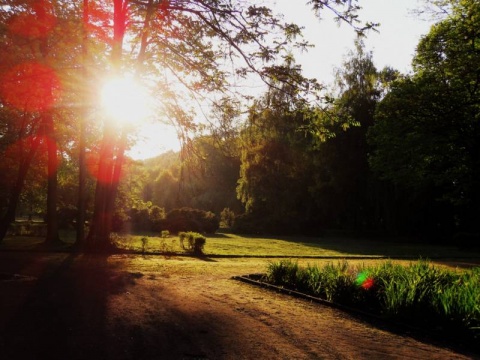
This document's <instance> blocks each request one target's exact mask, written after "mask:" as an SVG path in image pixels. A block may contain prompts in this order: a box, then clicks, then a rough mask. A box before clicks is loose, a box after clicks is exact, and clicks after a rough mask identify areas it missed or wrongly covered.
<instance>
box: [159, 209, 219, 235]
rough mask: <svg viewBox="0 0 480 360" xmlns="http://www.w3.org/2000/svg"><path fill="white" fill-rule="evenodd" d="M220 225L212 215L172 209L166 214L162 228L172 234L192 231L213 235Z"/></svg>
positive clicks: (191, 210)
mask: <svg viewBox="0 0 480 360" xmlns="http://www.w3.org/2000/svg"><path fill="white" fill-rule="evenodd" d="M219 226H220V223H219V221H218V219H217V217H216V216H215V214H214V213H212V212H210V211H204V210H199V209H191V208H181V209H174V210H172V211H170V212H169V213H168V214H167V217H166V221H165V224H164V228H165V229H167V230H169V231H170V232H173V233H178V232H180V231H194V232H199V233H207V234H213V233H214V232H215V231H217V230H218V228H219Z"/></svg>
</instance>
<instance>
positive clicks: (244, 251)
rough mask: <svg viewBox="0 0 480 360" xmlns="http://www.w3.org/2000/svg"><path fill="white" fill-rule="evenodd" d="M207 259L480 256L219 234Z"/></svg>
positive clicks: (151, 247)
mask: <svg viewBox="0 0 480 360" xmlns="http://www.w3.org/2000/svg"><path fill="white" fill-rule="evenodd" d="M141 238H142V236H129V237H126V238H124V237H121V238H119V239H118V240H117V241H118V245H120V246H121V247H124V248H127V249H130V250H136V251H141V250H142V243H141ZM164 250H167V251H170V252H182V249H181V248H180V245H179V241H178V237H176V236H171V237H168V238H165V239H163V238H160V237H154V236H150V237H147V244H146V252H149V253H152V252H153V253H155V252H161V251H164ZM204 252H205V254H206V255H207V256H208V255H210V256H215V255H219V256H272V257H322V256H337V257H346V256H348V257H355V256H359V257H369V256H371V257H411V258H419V257H424V258H436V257H443V258H446V257H447V258H448V257H471V256H479V257H480V254H479V253H478V252H477V253H472V252H471V251H462V250H459V249H457V248H456V247H452V246H433V245H428V244H415V243H407V242H401V241H392V240H388V241H387V240H382V239H375V240H367V239H352V238H330V237H325V238H323V237H298V236H297V237H283V236H277V237H257V236H247V235H235V234H229V233H218V234H215V235H213V236H208V235H207V242H206V245H205V248H204Z"/></svg>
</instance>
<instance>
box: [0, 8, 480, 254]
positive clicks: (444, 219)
mask: <svg viewBox="0 0 480 360" xmlns="http://www.w3.org/2000/svg"><path fill="white" fill-rule="evenodd" d="M427 3H428V4H430V5H434V8H435V9H436V10H437V12H436V13H435V14H436V15H437V16H438V19H439V20H438V22H437V23H436V24H435V25H434V26H432V28H431V30H430V32H429V33H428V34H427V35H426V36H424V37H423V38H422V39H421V40H420V42H419V44H418V46H417V50H416V54H415V57H414V60H413V72H412V73H411V74H402V73H400V72H399V71H397V70H396V69H392V68H384V69H377V68H376V67H375V66H374V62H373V54H372V53H370V52H367V51H365V49H364V46H363V43H362V37H361V36H363V35H364V34H365V31H367V30H368V29H372V28H375V24H372V23H367V24H361V23H360V22H358V21H357V20H358V19H357V15H356V14H357V11H358V4H357V2H355V1H353V2H352V1H311V2H310V4H311V6H312V11H315V12H317V13H321V12H322V11H332V12H333V13H334V14H335V15H336V16H337V18H338V19H339V20H340V21H345V22H347V23H349V24H350V25H351V26H352V31H357V33H358V34H359V36H360V37H359V39H358V40H357V41H356V43H355V50H353V51H352V52H351V53H350V54H348V56H347V57H346V58H345V61H344V63H343V64H342V65H341V67H339V69H338V72H337V75H336V81H335V84H336V87H335V91H330V92H327V91H325V89H324V88H323V87H322V86H321V85H320V84H319V83H318V82H317V81H316V80H315V79H307V78H305V77H304V76H303V75H302V69H301V67H300V66H299V65H297V64H296V63H295V59H294V58H293V57H292V55H291V52H290V51H289V46H297V47H307V46H308V44H305V43H304V42H302V40H301V38H300V37H299V35H300V32H301V29H300V28H299V27H298V26H296V25H293V24H284V23H282V22H281V21H279V20H278V18H276V17H275V16H274V15H273V14H272V12H271V11H269V9H268V8H267V7H263V6H255V5H253V4H251V6H250V7H248V8H247V10H245V7H242V6H240V5H239V4H238V3H237V2H232V3H231V2H224V1H193V0H192V1H154V0H148V1H120V0H115V1H113V2H111V3H110V2H102V1H96V2H93V1H87V0H85V1H83V2H82V3H80V2H78V3H73V4H72V3H71V2H63V1H55V2H49V1H13V0H12V1H8V2H6V3H5V5H2V6H1V7H0V23H1V24H2V27H1V28H0V31H1V43H0V46H1V52H2V55H3V56H2V58H1V60H0V76H1V80H2V81H1V86H0V151H1V152H2V161H1V163H0V167H1V171H2V174H3V176H2V177H1V179H0V187H1V188H2V189H4V190H3V191H2V193H1V194H0V200H1V202H0V206H1V208H0V211H1V215H2V218H1V221H0V230H1V231H0V238H1V239H3V238H4V237H5V236H6V235H7V231H8V229H9V227H10V226H11V224H12V223H13V222H14V221H15V219H16V218H19V217H26V218H41V219H45V220H46V223H47V225H46V233H45V237H46V244H47V245H51V244H54V243H56V242H59V241H60V238H59V235H58V234H59V233H58V229H59V228H62V227H65V228H76V230H77V245H78V246H79V247H80V248H82V249H86V250H95V251H98V250H105V249H108V239H109V236H110V233H111V232H112V231H129V230H133V231H156V232H159V231H161V230H167V229H168V227H169V226H170V229H172V228H171V223H172V222H171V221H170V225H168V224H169V222H168V220H169V217H170V220H172V217H175V216H177V215H178V213H179V212H182V211H183V213H184V215H185V214H187V215H185V217H188V216H190V215H188V214H193V213H194V214H196V215H195V216H200V217H204V218H207V219H212V218H216V219H217V220H221V221H222V224H223V225H224V226H228V227H230V228H231V229H232V230H234V231H238V232H248V233H275V234H279V233H281V234H286V233H288V234H310V235H318V234H322V233H323V232H325V231H327V230H336V231H341V232H343V233H348V234H354V235H363V236H367V235H368V236H374V235H377V236H386V235H388V236H392V235H394V236H399V235H401V236H409V237H413V238H418V239H423V240H430V241H434V242H451V241H458V237H462V238H463V239H465V238H467V239H468V240H467V241H469V242H471V244H476V243H477V242H478V224H479V223H480V221H479V220H480V219H479V216H480V198H479V191H480V186H479V185H480V184H479V161H480V146H479V140H480V136H479V135H480V133H479V131H480V129H479V127H480V125H479V109H480V96H479V91H480V90H479V85H480V32H479V31H478V29H480V4H478V3H477V2H476V1H473V0H448V1H428V2H427ZM27 23H28V24H35V26H31V25H29V26H25V24H27ZM287 45H288V46H287ZM233 58H235V59H236V61H235V62H236V63H237V61H238V58H240V59H241V60H242V61H243V66H238V65H236V66H235V68H234V70H233V71H232V70H231V68H230V67H229V64H230V62H229V60H232V59H233ZM131 69H133V70H134V76H135V77H137V78H139V79H142V80H143V81H144V82H145V83H147V85H148V86H149V88H150V90H151V92H153V93H154V94H155V96H156V97H155V98H156V99H157V100H159V102H158V104H157V107H156V110H157V112H155V114H156V115H158V116H159V121H164V122H166V123H170V124H173V125H174V126H175V127H176V129H177V130H178V133H179V136H180V139H181V140H182V149H181V151H180V152H178V153H175V152H168V153H166V154H163V155H161V156H159V157H157V158H154V159H149V160H145V161H135V160H132V159H129V158H128V157H126V156H125V150H126V149H128V148H129V147H130V146H131V145H132V142H133V137H132V133H134V131H133V128H134V126H133V128H132V126H130V127H129V126H127V125H122V126H117V125H118V124H117V123H112V122H109V121H108V117H106V116H105V115H102V114H100V113H99V111H98V104H97V103H96V99H95V97H96V96H97V95H98V94H97V93H96V92H95V91H94V89H95V87H96V86H98V85H97V83H96V81H97V80H98V77H99V75H98V74H102V73H105V72H111V73H114V74H117V75H118V74H122V73H125V72H127V70H128V71H129V70H131ZM232 72H233V73H232ZM251 74H254V75H256V76H258V77H259V78H260V79H261V80H262V81H264V83H265V84H266V85H267V88H266V89H267V90H266V91H265V93H264V94H262V95H260V96H258V97H252V96H251V95H249V94H240V93H236V92H235V86H232V85H235V84H236V83H237V81H243V80H245V79H247V78H248V76H251ZM232 76H234V78H235V81H234V82H233V84H232V83H231V81H232V80H231V79H232ZM192 99H193V101H194V102H195V101H196V102H198V101H199V100H202V101H208V102H209V103H210V104H211V112H210V113H209V114H207V115H206V116H205V118H206V119H205V120H206V121H200V122H199V121H198V120H197V119H198V118H197V117H196V115H194V111H195V106H190V105H188V104H191V103H192ZM159 141H161V139H159ZM182 208H191V209H196V210H186V209H184V210H182V211H180V210H178V209H182ZM85 221H87V224H88V228H87V229H88V234H85V227H84V226H79V224H84V223H85ZM197 225H198V222H197ZM191 226H192V225H190V227H191ZM168 230H169V229H168ZM175 230H183V229H180V228H176V229H175ZM185 230H199V231H202V230H206V229H202V228H201V227H199V228H197V229H191V228H189V229H185Z"/></svg>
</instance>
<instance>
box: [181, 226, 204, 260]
mask: <svg viewBox="0 0 480 360" xmlns="http://www.w3.org/2000/svg"><path fill="white" fill-rule="evenodd" d="M178 238H179V240H180V245H181V246H182V249H184V250H187V251H189V252H192V253H193V254H195V255H203V248H204V246H205V243H206V242H207V239H206V238H205V236H203V235H202V234H199V233H197V232H193V231H188V232H183V231H182V232H179V233H178ZM185 241H186V242H185Z"/></svg>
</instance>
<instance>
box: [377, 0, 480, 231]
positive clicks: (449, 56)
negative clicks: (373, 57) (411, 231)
mask: <svg viewBox="0 0 480 360" xmlns="http://www.w3.org/2000/svg"><path fill="white" fill-rule="evenodd" d="M449 3H450V5H451V9H452V12H451V14H450V15H449V16H448V17H447V18H446V19H445V20H442V21H440V22H439V23H437V24H436V25H434V26H433V27H432V28H431V30H430V32H429V34H428V35H427V36H425V37H424V38H423V39H422V40H421V41H420V43H419V44H418V47H417V52H416V55H415V58H414V62H413V64H414V74H413V75H412V76H411V77H406V78H405V79H400V80H399V81H397V82H396V83H394V84H393V86H392V89H391V91H390V93H389V94H387V96H386V97H385V98H384V99H383V101H382V102H381V104H380V105H379V108H378V111H377V114H376V124H375V126H374V127H373V128H372V131H371V134H370V139H371V143H372V144H373V145H374V146H375V150H374V151H373V153H372V156H371V164H372V166H373V168H374V169H375V170H376V171H377V172H378V173H379V174H380V175H381V176H382V177H383V178H384V179H388V180H390V181H392V182H393V183H394V184H396V185H397V186H401V187H404V188H407V189H409V191H410V192H413V193H414V194H417V197H418V196H420V194H423V195H422V197H421V198H422V199H424V200H423V201H424V203H425V202H426V204H428V205H426V206H428V208H430V210H429V212H430V213H431V214H432V216H431V219H429V227H428V229H429V230H430V231H431V230H435V229H436V231H437V232H439V233H443V234H449V233H451V232H452V231H455V230H454V229H455V228H456V229H457V230H466V231H475V229H476V226H477V225H475V224H478V221H479V218H478V216H479V215H478V214H480V208H479V206H480V198H479V190H478V189H479V181H480V177H479V175H480V174H479V170H478V169H479V165H480V163H479V158H480V152H479V148H480V144H479V135H480V133H479V131H480V125H479V124H480V123H479V114H480V113H479V110H480V106H479V105H480V96H479V91H480V89H479V88H480V78H479V76H478V74H479V73H480V41H479V40H480V32H479V31H478V29H479V26H480V22H479V21H480V20H479V19H480V16H479V14H480V4H478V2H476V1H469V0H461V1H450V2H449ZM419 211H420V210H419Z"/></svg>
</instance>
